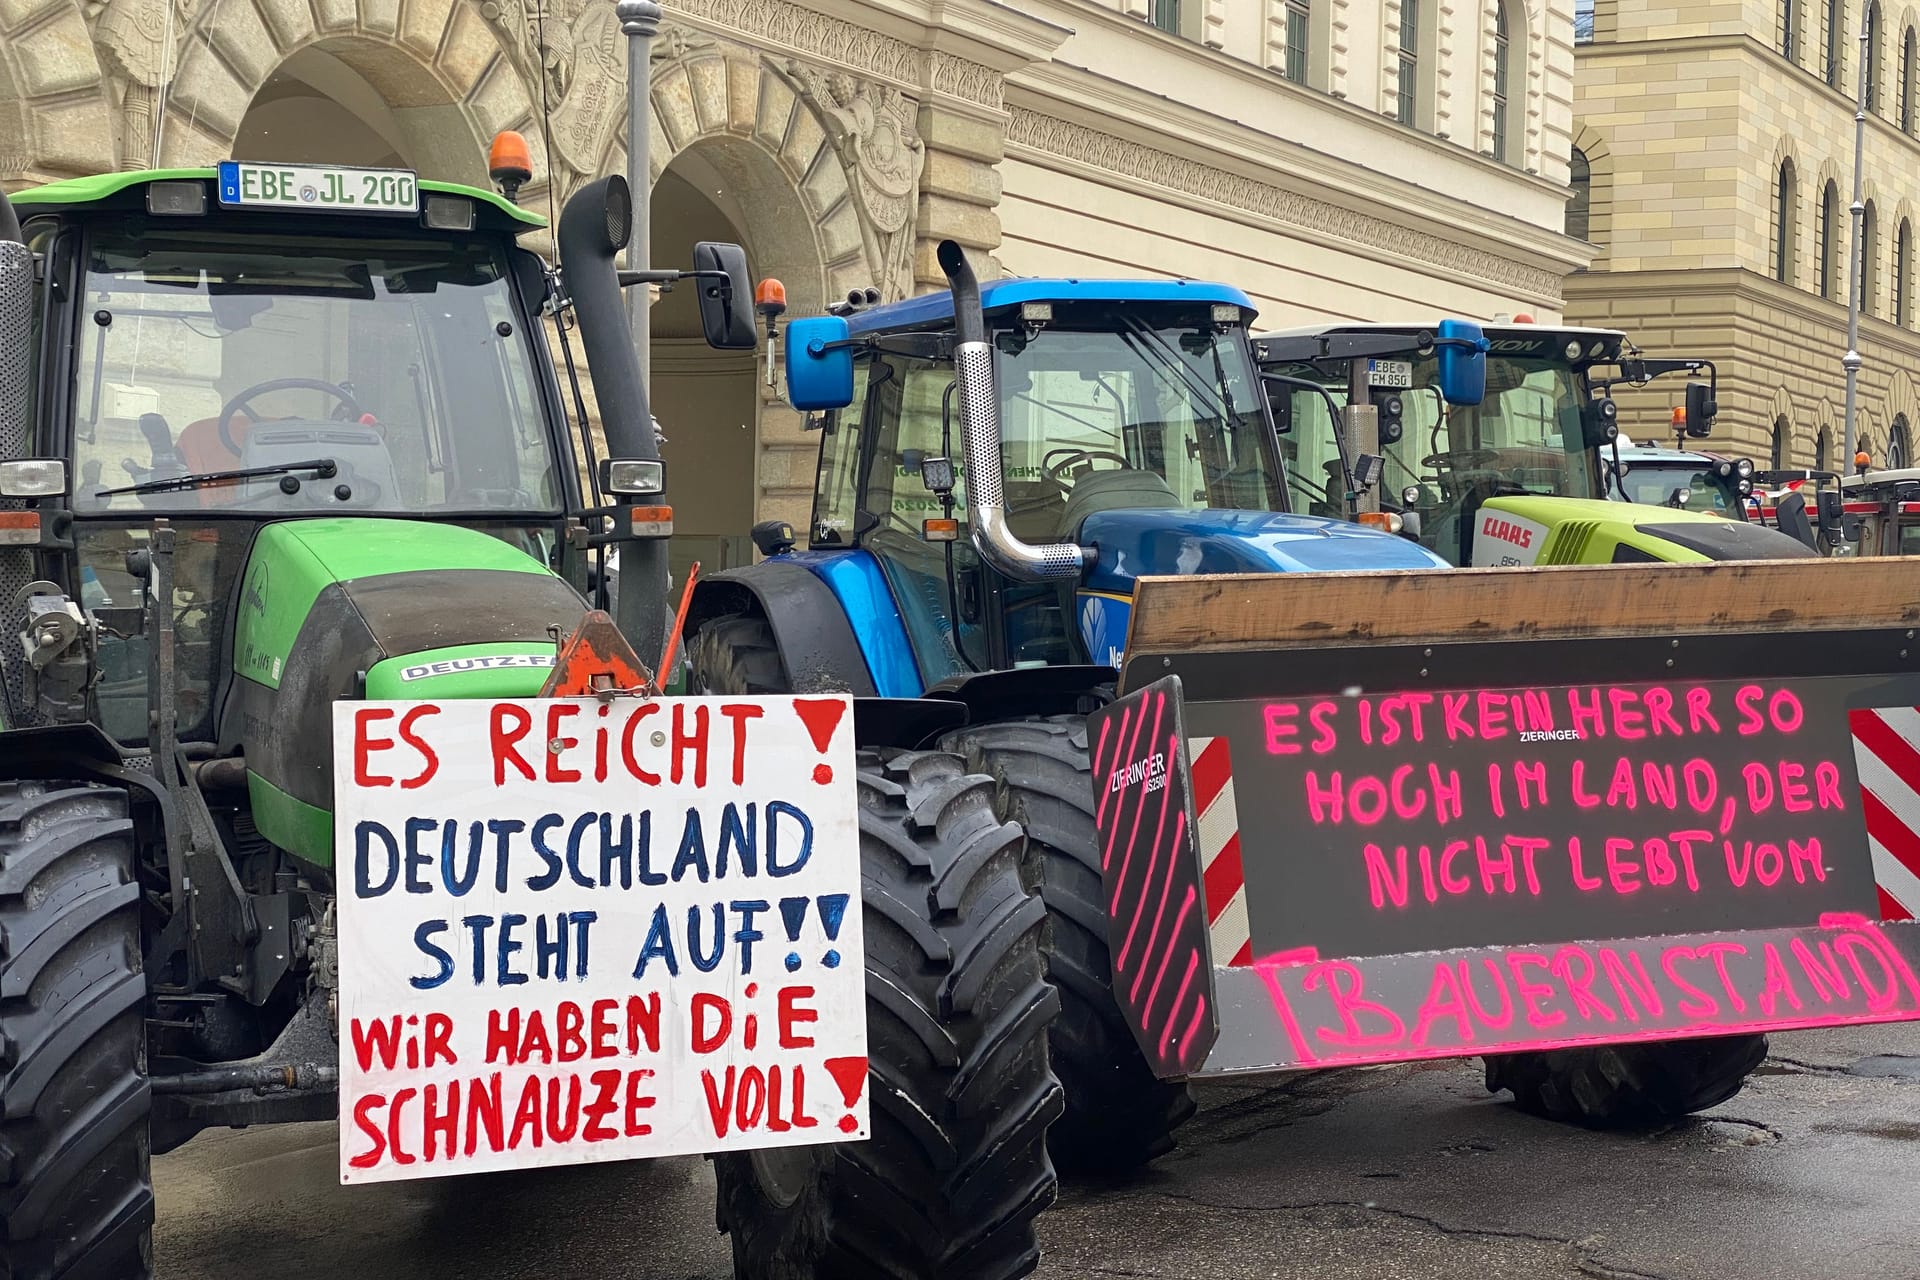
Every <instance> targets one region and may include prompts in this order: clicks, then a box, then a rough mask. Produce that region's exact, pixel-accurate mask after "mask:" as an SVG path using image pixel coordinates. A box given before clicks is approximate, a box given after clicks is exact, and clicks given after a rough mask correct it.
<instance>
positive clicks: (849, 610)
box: [686, 551, 922, 698]
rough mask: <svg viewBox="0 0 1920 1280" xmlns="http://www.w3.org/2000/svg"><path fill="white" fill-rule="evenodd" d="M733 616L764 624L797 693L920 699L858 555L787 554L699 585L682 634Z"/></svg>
mask: <svg viewBox="0 0 1920 1280" xmlns="http://www.w3.org/2000/svg"><path fill="white" fill-rule="evenodd" d="M732 613H751V614H758V615H759V616H760V617H762V618H764V619H766V622H767V625H768V626H769V627H770V628H771V629H772V631H773V638H774V642H775V647H776V648H777V649H778V650H779V653H780V660H781V663H782V665H783V666H784V667H785V668H786V675H787V685H788V688H790V689H792V690H793V691H794V692H795V693H851V694H852V695H853V696H854V697H856V698H871V697H886V698H917V697H919V696H920V693H921V689H922V686H921V682H920V671H919V667H918V665H917V664H916V663H915V662H914V660H913V650H912V649H911V647H910V646H909V645H908V643H907V633H906V628H905V626H904V625H903V624H902V623H901V621H900V612H899V609H898V608H897V607H896V606H895V605H894V602H893V595H892V593H891V592H890V591H889V590H888V588H887V582H886V577H885V575H884V574H883V573H882V572H881V570H880V566H879V564H878V563H877V562H876V561H875V560H874V558H873V557H872V556H871V555H868V554H867V553H866V552H864V551H842V552H808V551H801V552H790V553H787V554H783V555H775V556H769V557H768V558H766V559H765V560H762V561H761V562H760V563H758V564H752V565H743V566H741V567H740V568H738V569H726V570H722V571H721V572H719V573H716V574H714V575H713V576H711V577H707V578H702V579H701V580H700V581H699V582H698V583H696V584H695V585H694V589H693V603H692V605H691V606H689V608H688V612H687V622H686V634H687V636H688V637H689V638H691V637H692V636H694V635H696V634H698V632H699V630H700V628H701V626H703V625H704V624H705V623H707V622H709V621H711V620H712V619H714V618H717V617H720V616H722V615H725V614H732Z"/></svg>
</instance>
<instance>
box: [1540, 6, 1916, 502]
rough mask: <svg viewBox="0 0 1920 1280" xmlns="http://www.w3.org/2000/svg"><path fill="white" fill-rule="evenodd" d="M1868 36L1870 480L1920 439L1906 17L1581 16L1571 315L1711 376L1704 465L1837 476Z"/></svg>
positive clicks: (1645, 401) (1650, 411) (1911, 72)
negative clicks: (1713, 401)
mask: <svg viewBox="0 0 1920 1280" xmlns="http://www.w3.org/2000/svg"><path fill="white" fill-rule="evenodd" d="M1582 25H1583V28H1584V26H1585V23H1584V22H1583V24H1582ZM1863 26H1864V28H1865V30H1866V32H1867V37H1868V38H1867V41H1866V46H1867V53H1866V57H1865V67H1866V72H1867V75H1868V77H1869V78H1868V84H1867V90H1868V119H1867V127H1866V142H1865V165H1864V177H1865V181H1864V186H1863V195H1864V209H1863V219H1862V222H1863V240H1864V244H1865V253H1864V270H1863V272H1862V280H1861V284H1862V311H1861V320H1860V346H1859V350H1860V353H1861V356H1862V358H1863V364H1862V367H1861V371H1860V377H1859V390H1858V397H1857V399H1858V410H1857V414H1856V419H1855V426H1856V431H1857V433H1858V437H1859V440H1860V442H1861V444H1862V446H1863V447H1865V448H1866V449H1867V450H1868V451H1869V452H1870V453H1871V454H1872V455H1873V458H1874V461H1875V463H1876V464H1889V463H1893V464H1897V463H1900V462H1903V461H1911V460H1912V458H1913V447H1914V444H1915V440H1914V433H1915V432H1916V431H1920V399H1916V391H1915V381H1914V379H1915V375H1916V373H1920V333H1916V331H1915V326H1916V316H1915V297H1914V292H1913V291H1914V286H1915V279H1914V270H1915V264H1914V236H1915V234H1916V219H1917V218H1920V203H1916V201H1917V200H1920V194H1917V193H1920V86H1917V85H1916V82H1915V77H1916V74H1920V68H1916V59H1917V58H1920V49H1916V43H1917V42H1920V9H1916V8H1915V7H1913V6H1911V5H1908V4H1906V3H1904V0H1739V2H1734V3H1719V4H1696V5H1684V6H1681V7H1679V8H1675V7H1673V6H1672V5H1667V4H1654V3H1649V0H1594V3H1593V9H1592V15H1591V32H1592V35H1591V39H1590V40H1587V39H1586V38H1585V33H1584V29H1583V33H1582V40H1581V42H1580V43H1578V44H1577V45H1576V57H1575V67H1576V70H1575V115H1576V119H1577V120H1578V128H1577V129H1576V131H1575V135H1574V146H1575V148H1576V152H1575V161H1576V168H1577V169H1578V170H1579V172H1580V174H1581V175H1582V179H1583V180H1582V181H1581V183H1580V188H1581V189H1580V192H1579V198H1578V199H1577V201H1576V204H1575V206H1574V207H1575V215H1574V216H1575V225H1574V226H1572V227H1571V230H1572V231H1574V232H1575V233H1576V234H1584V235H1585V236H1586V238H1588V239H1590V240H1591V241H1592V242H1593V243H1594V245H1595V247H1596V256H1595V259H1594V263H1593V267H1592V269H1591V270H1590V271H1588V272H1586V273H1584V274H1580V275H1576V276H1574V277H1573V278H1572V279H1570V280H1569V281H1568V285H1567V314H1568V316H1569V318H1571V319H1577V320H1580V321H1582V322H1586V323H1591V324H1603V325H1610V326H1613V327H1617V328H1623V329H1626V330H1628V331H1630V332H1631V333H1632V334H1633V335H1634V336H1635V338H1636V340H1638V341H1639V342H1640V344H1641V345H1642V346H1643V347H1644V348H1646V349H1647V350H1648V351H1649V352H1654V351H1677V352H1685V353H1686V354H1690V355H1702V356H1707V357H1709V358H1712V359H1713V360H1715V361H1716V362H1717V364H1718V368H1719V373H1720V407H1721V412H1720V421H1719V426H1718V429H1717V430H1716V439H1715V440H1714V441H1713V442H1710V445H1709V447H1715V448H1722V449H1728V450H1734V451H1738V452H1740V453H1743V454H1746V455H1747V456H1750V457H1752V458H1753V459H1754V461H1755V462H1756V463H1757V464H1759V465H1761V466H1766V465H1767V464H1768V463H1769V462H1777V463H1779V464H1780V465H1784V466H1809V465H1825V466H1829V467H1838V466H1840V465H1841V464H1842V462H1843V461H1844V458H1843V452H1842V450H1843V444H1844V435H1845V374H1844V370H1843V366H1842V363H1841V360H1842V356H1843V355H1844V353H1845V350H1846V336H1847V281H1848V268H1849V263H1850V258H1851V254H1852V252H1853V226H1852V219H1851V210H1850V206H1851V202H1852V199H1853V151H1854V114H1855V110H1856V101H1857V99H1856V94H1857V92H1858V90H1859V87H1860V81H1859V79H1858V78H1857V77H1858V76H1859V75H1860V74H1861V70H1862V65H1863V60H1862V42H1861V39H1860V35H1861V31H1862V28H1863ZM1589 174H1590V178H1589V177H1587V176H1586V175H1589ZM1678 397H1679V388H1678V386H1677V384H1676V385H1671V386H1670V385H1667V384H1664V383H1656V384H1653V386H1652V387H1651V388H1649V390H1648V391H1646V392H1643V393H1640V394H1639V395H1637V396H1631V397H1628V398H1626V405H1627V406H1630V409H1627V410H1624V411H1623V421H1626V420H1628V418H1629V417H1631V418H1632V419H1633V420H1634V421H1636V422H1646V423H1654V422H1657V421H1658V420H1659V419H1660V418H1662V417H1663V416H1664V412H1665V411H1666V410H1667V409H1668V408H1669V407H1670V406H1671V405H1673V404H1676V403H1678ZM1636 410H1637V412H1635V411H1636ZM1629 430H1633V428H1629ZM1636 434H1637V433H1636Z"/></svg>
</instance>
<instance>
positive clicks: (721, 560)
mask: <svg viewBox="0 0 1920 1280" xmlns="http://www.w3.org/2000/svg"><path fill="white" fill-rule="evenodd" d="M815 226H816V219H815V218H814V217H812V216H811V214H810V212H809V209H808V205H807V203H806V201H805V199H804V197H803V196H802V194H801V191H800V188H799V187H798V186H797V185H796V184H795V182H794V181H793V180H792V179H791V178H790V177H789V176H788V174H787V173H786V172H785V171H784V169H783V166H782V165H781V163H780V162H779V160H777V159H776V158H775V156H774V155H773V154H772V153H771V152H769V151H767V150H765V149H764V148H762V147H761V146H759V145H757V144H756V143H754V142H749V141H747V140H745V139H741V138H734V137H726V136H718V137H712V136H710V137H706V138H701V139H699V140H697V141H694V142H692V143H690V144H689V145H688V146H686V147H684V148H683V149H681V150H680V151H679V152H677V153H676V154H675V155H674V157H673V159H672V160H671V161H670V162H669V163H668V165H667V167H666V169H665V170H664V171H663V172H662V173H661V174H660V176H659V178H658V179H657V180H656V182H655V184H654V189H653V246H652V252H653V261H654V263H655V264H656V265H659V266H662V267H674V266H685V265H687V264H689V263H690V262H691V261H692V260H693V246H694V244H695V243H696V242H698V241H701V240H731V241H734V242H735V243H738V244H740V245H742V246H744V247H745V249H746V251H747V262H748V265H749V267H750V268H751V270H752V271H753V273H754V275H755V277H756V278H757V279H764V278H767V277H772V278H776V279H778V280H780V281H781V282H782V283H784V284H785V285H786V287H787V290H788V301H789V304H790V306H791V308H792V310H791V312H790V314H791V315H808V314H814V313H817V311H818V309H819V307H820V305H821V301H822V299H821V298H820V282H821V279H822V277H823V275H824V274H825V272H824V270H823V266H822V254H821V250H820V248H819V244H818V241H817V239H816V233H815V230H814V228H815ZM652 328H653V378H652V385H651V391H652V398H653V411H654V415H655V416H656V417H658V418H659V420H660V429H661V431H662V433H663V434H664V435H665V436H666V440H667V443H666V444H665V445H664V446H663V447H662V450H661V454H662V456H663V457H664V458H665V459H666V462H667V491H668V496H669V497H670V498H671V499H672V502H673V508H674V545H673V550H672V555H671V562H672V564H673V568H674V575H675V580H676V581H681V580H683V579H682V578H681V576H680V575H681V574H682V573H683V572H684V570H685V568H686V566H687V564H688V563H690V562H691V561H693V560H696V559H697V560H699V561H701V564H702V571H703V572H707V571H711V570H714V569H718V568H724V567H727V566H729V565H734V564H741V563H745V562H746V561H748V560H750V559H751V557H752V555H753V546H752V543H751V542H750V541H749V539H748V538H747V531H748V530H749V529H750V528H751V527H752V526H753V524H754V522H755V521H756V520H786V521H788V522H790V523H792V524H793V525H794V527H795V530H796V531H804V530H805V528H806V524H807V520H808V515H809V510H810V507H811V492H812V482H813V456H814V452H815V448H816V445H817V441H818V437H816V436H812V435H809V434H807V433H806V432H805V431H804V430H803V424H802V421H801V418H800V415H798V414H796V413H794V412H793V411H792V410H790V409H788V408H787V407H786V406H785V404H784V403H782V401H781V399H780V398H779V395H778V393H777V392H776V390H775V389H774V388H770V387H768V386H767V385H766V379H765V364H764V355H763V354H760V353H747V352H728V351H714V350H712V349H710V348H709V347H707V345H706V344H705V342H704V341H702V338H701V332H700V317H699V311H698V306H697V303H696V301H695V293H694V289H693V288H692V286H682V287H681V288H678V289H676V290H674V291H672V292H670V293H667V294H665V295H663V296H662V297H661V298H660V300H659V301H658V302H656V303H655V304H654V307H653V324H652Z"/></svg>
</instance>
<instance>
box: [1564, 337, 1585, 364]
mask: <svg viewBox="0 0 1920 1280" xmlns="http://www.w3.org/2000/svg"><path fill="white" fill-rule="evenodd" d="M1582 350H1583V348H1582V347H1581V346H1580V340H1579V339H1578V338H1575V339H1573V340H1572V341H1570V342H1568V343H1567V359H1569V360H1578V359H1579V358H1580V353H1581V351H1582Z"/></svg>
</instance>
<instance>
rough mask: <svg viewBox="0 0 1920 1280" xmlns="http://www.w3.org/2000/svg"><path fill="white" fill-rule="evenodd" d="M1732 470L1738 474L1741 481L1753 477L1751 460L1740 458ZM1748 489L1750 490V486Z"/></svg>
mask: <svg viewBox="0 0 1920 1280" xmlns="http://www.w3.org/2000/svg"><path fill="white" fill-rule="evenodd" d="M1733 469H1734V470H1735V471H1737V472H1739V473H1740V478H1741V479H1742V480H1746V479H1748V478H1750V477H1751V476H1752V475H1753V459H1752V458H1742V459H1740V461H1739V462H1738V463H1736V464H1734V468H1733ZM1748 487H1749V488H1751V487H1752V486H1751V485H1749V486H1748Z"/></svg>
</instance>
